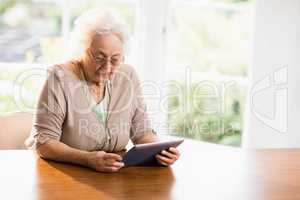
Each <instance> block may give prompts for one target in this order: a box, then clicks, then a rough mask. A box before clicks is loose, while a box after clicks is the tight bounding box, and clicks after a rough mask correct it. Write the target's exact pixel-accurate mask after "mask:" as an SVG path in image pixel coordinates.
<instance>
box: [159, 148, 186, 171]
mask: <svg viewBox="0 0 300 200" xmlns="http://www.w3.org/2000/svg"><path fill="white" fill-rule="evenodd" d="M155 157H156V160H157V161H158V163H159V164H161V165H165V166H170V165H172V164H173V163H174V162H175V161H176V160H178V159H179V157H180V153H179V151H178V150H177V149H176V148H174V147H170V148H169V149H168V150H163V151H162V152H161V153H160V154H157V155H156V156H155Z"/></svg>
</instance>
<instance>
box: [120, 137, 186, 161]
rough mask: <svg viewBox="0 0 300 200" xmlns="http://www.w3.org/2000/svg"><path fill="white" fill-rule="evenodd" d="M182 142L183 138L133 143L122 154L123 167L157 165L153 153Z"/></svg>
mask: <svg viewBox="0 0 300 200" xmlns="http://www.w3.org/2000/svg"><path fill="white" fill-rule="evenodd" d="M182 142H183V139H177V140H171V141H159V142H153V143H146V144H137V145H134V146H133V147H132V148H131V149H130V150H129V151H128V152H127V153H126V154H125V155H124V156H123V161H122V162H124V165H125V167H129V166H156V165H159V164H158V162H157V160H156V158H155V155H156V154H158V153H160V152H161V151H162V150H167V149H169V147H177V146H178V145H180V144H181V143H182Z"/></svg>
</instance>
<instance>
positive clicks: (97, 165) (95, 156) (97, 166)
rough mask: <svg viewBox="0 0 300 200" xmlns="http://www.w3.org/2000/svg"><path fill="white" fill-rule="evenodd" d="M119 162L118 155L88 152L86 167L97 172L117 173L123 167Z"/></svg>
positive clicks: (120, 158)
mask: <svg viewBox="0 0 300 200" xmlns="http://www.w3.org/2000/svg"><path fill="white" fill-rule="evenodd" d="M121 161H122V157H121V156H120V155H118V154H115V153H106V152H105V151H93V152H89V154H88V156H87V162H88V166H89V167H91V168H92V169H94V170H96V171H99V172H117V171H118V170H119V169H121V168H122V167H123V166H124V163H123V162H121Z"/></svg>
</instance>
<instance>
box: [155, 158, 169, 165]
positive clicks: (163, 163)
mask: <svg viewBox="0 0 300 200" xmlns="http://www.w3.org/2000/svg"><path fill="white" fill-rule="evenodd" d="M157 161H158V163H159V164H161V165H164V166H169V165H168V163H165V162H163V161H161V160H159V159H157Z"/></svg>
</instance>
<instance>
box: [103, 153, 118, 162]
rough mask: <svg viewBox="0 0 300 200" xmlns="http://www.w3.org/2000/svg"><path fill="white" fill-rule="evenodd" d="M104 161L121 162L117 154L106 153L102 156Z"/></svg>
mask: <svg viewBox="0 0 300 200" xmlns="http://www.w3.org/2000/svg"><path fill="white" fill-rule="evenodd" d="M104 159H114V160H118V161H121V160H122V157H121V156H120V155H118V154H115V153H106V154H105V155H104Z"/></svg>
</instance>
